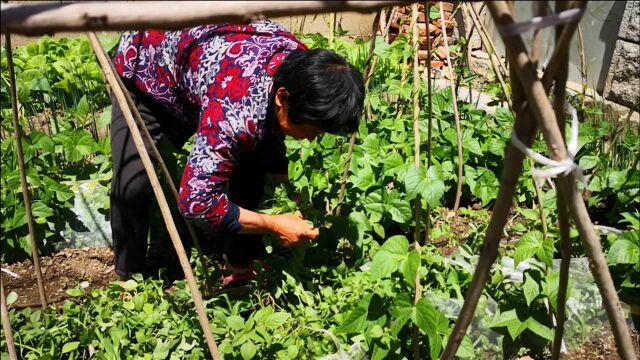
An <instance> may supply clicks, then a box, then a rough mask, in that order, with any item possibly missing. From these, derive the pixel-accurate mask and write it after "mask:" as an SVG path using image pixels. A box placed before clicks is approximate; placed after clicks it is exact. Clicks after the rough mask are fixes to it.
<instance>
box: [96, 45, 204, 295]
mask: <svg viewBox="0 0 640 360" xmlns="http://www.w3.org/2000/svg"><path fill="white" fill-rule="evenodd" d="M89 42H90V43H91V47H92V48H94V49H96V48H102V45H101V44H100V41H99V40H98V39H97V38H94V37H90V38H89ZM107 60H108V61H109V67H110V68H111V71H112V72H113V73H114V74H117V71H116V68H115V65H114V64H113V61H111V59H110V58H109V57H107ZM115 79H116V81H117V83H118V86H119V87H120V89H121V90H122V93H123V94H124V96H125V98H126V100H127V104H128V106H129V110H130V111H131V113H132V114H133V118H134V119H135V120H136V124H137V125H138V129H140V130H141V131H142V136H143V137H144V140H145V141H146V142H147V145H148V146H149V149H150V150H151V154H152V155H153V157H154V158H155V159H156V161H157V162H158V164H159V165H160V169H161V171H162V174H163V175H164V177H165V178H166V183H167V185H168V186H169V189H170V190H171V193H172V194H173V197H174V199H175V201H176V202H178V201H179V200H180V198H179V195H178V189H177V188H176V184H175V183H174V182H173V178H172V177H171V173H170V172H169V169H168V168H167V164H165V162H164V159H163V158H162V155H161V154H160V151H159V150H158V147H157V146H156V144H155V143H154V141H153V138H152V137H151V134H150V133H149V129H147V126H146V125H145V123H144V120H143V119H142V116H140V112H139V111H138V108H137V107H136V104H135V103H134V102H133V99H132V98H131V95H130V94H129V91H128V90H127V88H126V86H125V85H124V83H123V82H122V79H120V76H116V77H115ZM119 105H120V104H119ZM120 106H121V107H122V105H120ZM184 222H185V225H186V226H187V230H188V231H189V235H190V237H191V240H192V241H193V245H194V246H195V248H196V250H197V251H198V259H199V260H200V263H201V264H202V269H203V272H204V278H205V282H206V285H207V289H212V288H213V280H212V279H211V272H210V271H209V267H208V266H207V262H206V260H205V258H204V253H203V252H202V247H201V246H200V241H199V239H198V235H197V233H196V231H195V229H194V228H193V224H192V223H191V222H189V221H188V220H186V219H184Z"/></svg>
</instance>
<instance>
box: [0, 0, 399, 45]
mask: <svg viewBox="0 0 640 360" xmlns="http://www.w3.org/2000/svg"><path fill="white" fill-rule="evenodd" d="M410 3H411V2H410V1H379V0H375V1H295V2H291V1H230V2H219V1H207V2H204V1H202V2H201V1H179V2H165V1H145V2H125V1H113V2H95V3H94V2H77V3H59V4H58V3H45V4H28V5H27V4H1V5H0V14H1V15H2V23H0V32H2V33H18V34H23V35H32V36H33V35H45V34H50V33H54V32H68V31H100V30H143V29H165V30H178V29H183V28H186V27H193V26H198V25H206V24H212V23H219V22H226V23H244V22H247V21H251V20H256V19H261V18H270V17H276V16H294V15H314V14H321V13H331V12H341V11H356V12H360V13H370V12H374V11H378V10H379V9H381V8H383V7H391V6H396V5H405V4H410Z"/></svg>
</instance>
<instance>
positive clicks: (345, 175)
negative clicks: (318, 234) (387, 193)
mask: <svg viewBox="0 0 640 360" xmlns="http://www.w3.org/2000/svg"><path fill="white" fill-rule="evenodd" d="M379 17H380V12H378V14H377V16H376V18H375V19H374V20H373V25H372V29H371V40H372V41H371V45H370V46H369V58H368V59H367V66H366V67H365V70H364V75H365V79H364V83H365V86H364V87H365V90H366V89H367V87H368V85H369V80H370V79H371V76H372V75H373V70H374V68H375V64H376V62H375V59H376V58H375V57H374V56H373V51H374V50H375V47H376V28H377V26H378V19H379ZM357 137H358V130H356V131H354V132H353V134H351V138H350V139H349V148H348V149H347V158H346V160H345V164H344V171H343V172H342V180H341V182H340V190H339V191H338V205H337V206H336V208H335V212H334V213H335V215H336V216H340V213H341V211H342V203H343V201H344V197H345V195H346V192H347V180H348V179H349V168H350V166H351V158H352V156H353V150H354V149H355V145H356V138H357Z"/></svg>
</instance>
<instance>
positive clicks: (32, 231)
mask: <svg viewBox="0 0 640 360" xmlns="http://www.w3.org/2000/svg"><path fill="white" fill-rule="evenodd" d="M4 38H5V44H4V45H5V47H6V50H7V68H8V70H9V87H10V89H9V91H10V95H11V111H12V114H13V133H14V136H15V141H16V154H17V155H18V168H19V169H20V185H21V187H22V199H23V201H24V210H25V217H26V218H27V227H28V228H29V244H30V245H31V257H32V259H33V269H34V271H35V273H36V281H37V283H38V294H39V295H40V304H41V305H42V308H43V309H44V308H46V307H47V293H46V291H45V288H44V280H43V279H42V269H41V268H40V256H39V255H38V243H37V242H36V227H35V224H34V222H33V212H32V210H31V193H30V192H29V184H28V183H27V169H26V166H25V163H24V151H23V150H22V127H21V126H20V121H19V120H18V95H17V93H16V74H15V72H14V69H13V51H12V49H11V36H10V35H9V34H5V37H4Z"/></svg>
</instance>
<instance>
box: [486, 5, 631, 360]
mask: <svg viewBox="0 0 640 360" xmlns="http://www.w3.org/2000/svg"><path fill="white" fill-rule="evenodd" d="M488 6H489V10H490V11H491V14H492V17H493V19H494V21H495V22H496V24H498V26H503V25H506V24H511V23H513V15H512V14H511V12H510V11H509V8H508V5H507V4H506V2H504V1H493V2H490V3H488ZM503 41H504V42H505V45H506V46H507V48H509V49H510V50H512V51H513V53H511V52H510V56H509V58H510V62H511V66H513V67H514V68H515V69H516V71H517V72H518V75H519V77H520V80H521V82H522V84H523V88H524V90H525V92H526V94H527V100H528V102H529V106H530V108H531V109H532V112H533V114H534V116H535V117H536V118H537V119H538V121H540V127H541V129H542V133H543V135H544V139H545V141H546V143H547V147H548V148H549V151H550V153H551V158H552V159H554V160H556V161H559V160H563V159H566V158H567V149H566V146H564V138H563V137H562V133H561V131H560V128H559V127H558V122H557V120H556V116H555V112H554V110H553V107H552V106H551V103H550V102H549V99H548V97H547V94H546V92H545V89H544V86H543V84H542V82H541V81H540V80H539V79H538V77H537V74H536V71H535V69H533V68H532V67H531V59H530V58H529V56H528V55H527V51H526V48H525V45H524V42H523V40H522V37H520V36H509V37H507V36H504V37H503ZM557 182H558V184H559V188H561V191H562V193H563V194H565V195H566V200H567V205H568V207H569V210H570V213H571V215H572V218H573V220H574V222H575V224H576V227H577V228H578V233H579V234H580V238H581V240H582V242H583V245H584V248H585V251H586V253H587V256H588V258H589V261H590V264H591V266H590V269H591V271H592V273H593V276H594V278H595V280H596V284H597V285H598V289H599V290H600V294H601V295H602V299H603V303H604V305H605V309H606V311H607V315H608V317H609V322H610V324H611V329H612V332H613V335H614V339H615V340H616V345H617V349H618V353H619V355H620V357H622V359H623V360H628V359H635V358H636V356H635V354H634V350H633V345H632V342H631V336H630V334H629V328H628V327H627V325H626V322H625V320H624V317H623V316H622V311H621V308H620V301H619V299H618V294H617V292H616V289H615V287H614V285H613V280H612V278H611V273H610V272H609V268H608V266H607V261H606V259H605V257H604V254H603V253H602V247H601V245H600V241H599V237H598V234H597V233H596V231H595V229H594V228H593V224H592V223H591V219H590V218H589V213H588V212H587V208H586V206H585V204H584V202H583V200H582V194H581V193H580V191H579V190H578V188H577V186H576V175H575V174H574V173H573V172H571V173H569V174H567V175H565V174H560V175H559V176H558V181H557Z"/></svg>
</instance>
